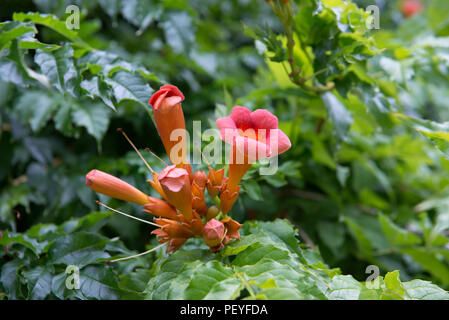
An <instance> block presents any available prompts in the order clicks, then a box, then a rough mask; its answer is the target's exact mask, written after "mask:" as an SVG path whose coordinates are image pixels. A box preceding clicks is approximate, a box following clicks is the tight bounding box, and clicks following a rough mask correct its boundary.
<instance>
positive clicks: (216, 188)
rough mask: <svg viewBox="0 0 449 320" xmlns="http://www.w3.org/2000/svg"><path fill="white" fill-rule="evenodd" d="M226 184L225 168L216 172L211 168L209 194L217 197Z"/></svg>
mask: <svg viewBox="0 0 449 320" xmlns="http://www.w3.org/2000/svg"><path fill="white" fill-rule="evenodd" d="M223 182H224V168H222V169H220V170H217V171H215V170H214V169H213V168H211V167H210V168H209V174H208V176H207V184H206V186H207V193H208V194H209V195H210V196H211V197H212V198H214V197H216V196H217V195H218V193H219V192H220V190H221V187H222V185H223Z"/></svg>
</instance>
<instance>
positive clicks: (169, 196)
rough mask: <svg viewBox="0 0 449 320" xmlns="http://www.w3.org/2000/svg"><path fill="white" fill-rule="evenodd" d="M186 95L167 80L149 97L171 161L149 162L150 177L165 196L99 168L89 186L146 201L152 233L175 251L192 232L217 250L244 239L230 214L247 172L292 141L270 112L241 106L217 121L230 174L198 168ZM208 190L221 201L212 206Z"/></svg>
mask: <svg viewBox="0 0 449 320" xmlns="http://www.w3.org/2000/svg"><path fill="white" fill-rule="evenodd" d="M183 100H184V95H183V94H182V92H181V91H180V90H179V89H178V88H177V87H175V86H172V85H164V86H162V87H161V88H160V90H158V91H157V92H156V93H154V94H153V96H152V97H151V99H150V101H149V104H150V105H151V106H152V108H153V113H154V119H155V122H156V126H157V129H158V132H159V135H160V137H161V140H162V143H163V145H164V148H165V150H166V152H167V154H168V156H169V159H170V162H171V163H172V164H171V165H167V166H166V167H165V169H163V170H162V171H161V172H160V173H157V172H155V171H153V170H152V169H151V167H149V168H150V170H151V171H152V174H153V179H152V180H148V182H149V183H150V184H151V186H152V187H153V188H154V189H155V190H156V191H157V193H158V194H159V195H160V196H161V198H162V199H163V200H162V199H158V198H155V197H151V196H148V195H146V194H145V193H143V192H142V191H140V190H138V189H136V188H135V187H133V186H131V185H130V184H128V183H127V182H125V181H123V180H121V179H119V178H116V177H114V176H112V175H110V174H107V173H105V172H102V171H99V170H92V171H90V172H89V173H88V174H87V175H86V185H87V186H88V187H89V188H91V189H92V190H94V191H96V192H98V193H101V194H104V195H107V196H110V197H113V198H116V199H120V200H124V201H130V202H133V203H137V204H139V205H142V206H143V211H144V212H146V213H148V214H150V215H153V216H155V217H156V218H154V222H155V224H156V225H157V226H158V228H157V229H156V230H154V231H153V232H152V233H153V234H155V235H156V236H157V238H158V240H159V242H160V243H168V246H167V252H170V251H173V252H174V251H176V250H177V249H178V248H179V247H180V246H182V245H183V244H184V243H185V242H186V241H187V240H188V239H189V238H192V237H202V238H203V240H204V242H205V243H206V244H207V245H208V246H209V248H210V251H212V252H217V251H219V250H221V249H222V248H223V246H224V245H226V244H227V243H228V242H229V241H230V240H231V239H239V238H240V234H239V228H240V226H241V225H240V224H239V223H238V222H237V221H235V220H233V219H231V218H230V217H229V216H228V213H229V212H230V210H231V208H232V207H233V205H234V203H235V202H236V200H237V197H238V195H239V191H240V187H239V185H238V184H239V182H240V180H241V179H242V177H243V175H244V174H245V172H246V171H247V170H248V169H249V167H250V166H251V164H252V163H253V162H254V161H256V160H257V159H261V158H266V157H272V156H275V155H277V154H280V153H282V152H284V151H286V150H287V149H288V148H290V141H289V139H288V137H287V136H286V135H285V134H284V133H283V132H282V131H280V130H279V129H278V120H277V118H276V117H275V116H274V115H272V114H271V113H270V112H268V111H266V110H261V109H260V110H256V111H254V112H251V111H250V110H248V109H246V108H244V107H239V106H237V107H235V108H234V109H233V111H232V114H231V115H230V116H229V117H225V118H220V119H218V120H217V126H218V127H219V129H220V136H221V138H222V140H223V141H225V142H227V143H229V144H231V146H232V148H231V149H232V153H231V156H230V159H229V162H230V164H229V173H228V176H227V177H225V168H222V169H220V170H215V169H214V168H212V167H210V166H209V172H208V174H206V173H205V172H203V171H196V172H193V171H192V166H191V165H190V163H189V162H188V160H187V157H186V152H185V150H186V140H185V138H186V131H185V121H184V114H183V111H182V107H181V102H182V101H183ZM174 132H176V134H175V135H173V133H174ZM261 132H262V133H261ZM174 136H175V137H176V138H177V139H174ZM125 137H126V135H125ZM126 138H127V137H126ZM131 144H132V143H131ZM132 146H133V147H134V145H133V144H132ZM134 148H135V147H134ZM136 151H137V149H136ZM137 152H138V151H137ZM139 155H140V154H139ZM206 191H207V194H209V196H210V197H211V198H212V199H213V200H214V201H215V203H216V205H212V206H208V204H207V202H206V198H205V193H206Z"/></svg>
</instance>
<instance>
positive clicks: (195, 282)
mask: <svg viewBox="0 0 449 320" xmlns="http://www.w3.org/2000/svg"><path fill="white" fill-rule="evenodd" d="M241 289H242V283H241V281H240V280H239V279H238V278H236V276H235V274H234V272H233V271H232V269H231V268H229V267H226V266H224V265H223V264H222V263H221V262H218V261H209V262H208V263H206V264H203V265H201V266H199V267H198V268H197V269H196V270H195V272H194V273H193V275H192V280H191V281H190V283H189V285H188V286H187V288H186V291H185V299H192V300H198V299H204V300H231V299H235V298H237V297H238V296H239V293H240V290H241Z"/></svg>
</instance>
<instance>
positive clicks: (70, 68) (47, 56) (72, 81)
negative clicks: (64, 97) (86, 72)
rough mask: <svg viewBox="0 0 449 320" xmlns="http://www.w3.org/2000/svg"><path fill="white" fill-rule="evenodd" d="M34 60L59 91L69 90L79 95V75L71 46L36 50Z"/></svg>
mask: <svg viewBox="0 0 449 320" xmlns="http://www.w3.org/2000/svg"><path fill="white" fill-rule="evenodd" d="M34 61H35V62H36V63H37V64H38V65H39V66H40V68H41V70H42V73H43V74H44V75H45V76H46V77H47V78H48V79H49V81H50V83H51V84H52V85H53V86H55V87H56V88H57V89H58V90H59V91H60V92H61V93H63V94H64V93H65V92H66V91H67V92H69V93H70V94H71V95H72V96H73V97H78V96H79V91H80V77H79V74H78V71H77V69H76V67H75V64H74V62H73V48H72V47H71V46H70V45H65V46H63V47H62V48H61V49H58V50H55V51H52V52H46V51H43V50H40V49H38V50H36V55H35V57H34Z"/></svg>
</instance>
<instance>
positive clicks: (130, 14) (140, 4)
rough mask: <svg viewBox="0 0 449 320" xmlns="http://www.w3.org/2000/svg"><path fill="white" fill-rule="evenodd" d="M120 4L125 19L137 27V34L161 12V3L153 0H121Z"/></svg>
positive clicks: (157, 17)
mask: <svg viewBox="0 0 449 320" xmlns="http://www.w3.org/2000/svg"><path fill="white" fill-rule="evenodd" d="M122 6H123V7H122V10H121V11H122V14H123V16H124V17H125V19H126V20H128V21H129V22H130V23H131V24H133V25H135V26H137V27H139V30H138V33H137V34H138V35H140V34H141V33H142V32H143V31H144V30H145V29H146V28H148V26H149V25H150V24H151V23H152V22H153V21H154V20H156V19H159V17H160V16H161V14H162V5H161V4H160V3H158V2H157V1H154V0H129V1H124V2H122Z"/></svg>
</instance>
